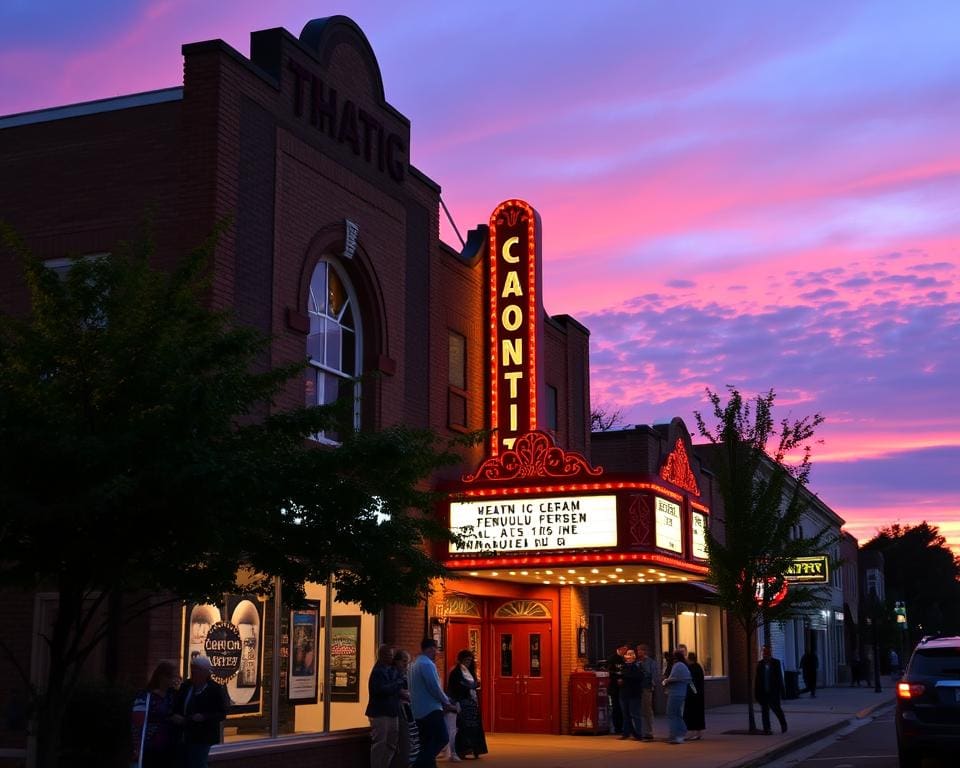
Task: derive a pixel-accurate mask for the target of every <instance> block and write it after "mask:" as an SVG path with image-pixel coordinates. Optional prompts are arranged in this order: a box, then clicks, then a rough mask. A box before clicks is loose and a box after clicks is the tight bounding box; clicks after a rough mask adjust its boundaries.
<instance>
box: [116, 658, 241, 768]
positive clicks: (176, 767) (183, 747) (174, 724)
mask: <svg viewBox="0 0 960 768" xmlns="http://www.w3.org/2000/svg"><path fill="white" fill-rule="evenodd" d="M211 669H212V665H211V663H210V659H209V658H207V657H206V656H194V657H193V659H191V661H190V676H189V677H188V678H187V679H186V680H184V681H182V682H181V680H180V675H179V673H178V672H177V667H176V666H175V665H174V664H173V663H172V662H169V661H162V662H160V664H158V665H157V668H156V669H155V670H154V671H153V675H151V677H150V680H149V682H148V683H147V687H146V689H144V690H143V691H141V692H140V693H139V694H137V697H136V699H135V700H134V704H133V716H132V720H133V722H132V725H131V734H130V735H131V741H132V742H133V754H132V755H131V762H132V763H133V765H136V766H138V767H141V768H206V766H207V758H208V755H209V753H210V747H211V746H213V745H214V744H216V743H218V742H219V741H220V723H221V722H222V721H223V720H224V718H226V716H227V706H228V704H229V701H228V697H227V691H226V689H225V688H224V687H223V686H222V685H220V684H219V683H217V682H216V681H214V680H213V679H212V678H211V675H210V673H211Z"/></svg>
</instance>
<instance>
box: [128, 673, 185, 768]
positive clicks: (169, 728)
mask: <svg viewBox="0 0 960 768" xmlns="http://www.w3.org/2000/svg"><path fill="white" fill-rule="evenodd" d="M179 682H180V675H179V674H178V673H177V668H176V667H175V666H174V665H173V663H171V662H169V661H161V662H160V663H159V664H158V665H157V667H156V669H154V670H153V674H152V675H150V680H149V681H148V682H147V687H146V688H144V689H143V690H142V691H140V692H138V693H137V695H136V697H135V698H134V700H133V712H132V723H131V737H132V741H133V753H132V755H131V758H130V759H131V762H132V763H134V764H136V765H137V767H138V768H173V766H174V765H175V764H176V762H175V761H176V758H177V746H178V744H179V740H180V739H179V737H180V728H179V727H177V726H176V725H175V724H174V723H173V722H172V721H171V716H172V715H173V702H174V699H175V698H176V695H177V685H178V684H179Z"/></svg>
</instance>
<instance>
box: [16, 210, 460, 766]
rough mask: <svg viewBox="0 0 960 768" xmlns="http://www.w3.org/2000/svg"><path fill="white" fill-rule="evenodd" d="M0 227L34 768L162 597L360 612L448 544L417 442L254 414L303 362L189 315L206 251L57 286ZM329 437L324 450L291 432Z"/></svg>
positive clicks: (424, 443) (392, 597)
mask: <svg viewBox="0 0 960 768" xmlns="http://www.w3.org/2000/svg"><path fill="white" fill-rule="evenodd" d="M0 235H2V236H3V242H4V243H5V244H6V246H7V247H8V249H10V250H11V251H13V252H14V253H16V254H19V256H20V257H21V260H22V263H23V276H24V280H25V282H26V286H27V287H28V289H29V294H30V298H31V310H30V313H29V315H28V316H25V317H20V318H13V317H9V316H0V509H2V510H3V514H2V517H0V587H3V588H16V589H26V590H41V589H42V590H44V591H50V592H53V593H55V594H56V609H55V614H56V615H55V619H54V621H53V628H52V631H51V632H50V633H49V635H48V636H46V637H45V638H44V639H45V641H46V644H47V649H46V650H47V651H48V652H49V658H50V663H49V673H48V674H47V677H46V680H45V681H43V683H42V685H41V686H39V687H38V689H37V690H34V691H32V719H31V729H32V736H33V737H34V739H33V740H34V743H35V744H36V745H37V761H36V764H37V765H38V766H40V768H52V766H55V765H57V761H58V753H59V750H60V747H61V738H60V737H61V730H60V728H61V723H62V718H63V713H64V711H65V708H66V706H67V705H68V702H69V699H70V696H71V693H72V692H73V691H74V690H75V689H76V686H77V682H78V678H79V675H80V672H81V670H82V668H83V666H84V663H85V662H86V661H87V659H88V658H89V657H90V655H91V653H92V652H93V651H94V649H95V648H96V647H97V646H98V644H99V643H101V642H102V641H103V640H104V638H105V637H106V636H107V634H108V632H110V631H111V630H112V628H115V627H116V626H117V623H118V622H123V621H127V620H130V619H132V618H134V617H136V616H137V615H140V614H142V613H143V612H145V611H149V610H151V609H154V608H156V607H157V606H158V605H160V604H161V603H163V602H164V601H168V602H169V601H180V600H190V601H198V602H199V601H207V600H215V599H216V598H217V597H219V596H222V594H223V593H224V592H236V591H238V590H241V589H242V590H244V591H248V592H249V591H257V592H261V593H265V592H269V591H270V590H271V589H272V587H273V584H274V583H275V579H277V578H279V579H281V580H282V583H283V585H284V595H285V596H286V597H287V598H288V599H290V600H292V601H294V602H295V601H296V600H297V599H298V598H299V597H302V596H303V589H304V582H305V581H320V582H322V581H325V580H326V579H328V578H332V579H334V580H335V582H336V585H337V588H338V595H339V598H340V599H342V600H344V601H353V602H357V603H359V604H360V605H361V606H362V608H363V609H364V610H366V611H372V612H375V611H378V610H380V609H381V608H383V607H384V606H385V605H388V604H394V603H401V604H415V603H416V602H417V601H418V600H420V599H422V598H424V597H425V595H426V593H427V592H428V590H429V582H430V579H431V578H433V577H435V576H438V575H441V573H442V569H441V568H440V566H439V565H438V564H437V563H436V562H434V561H433V560H432V559H431V558H430V557H429V556H428V553H427V551H426V547H425V546H424V543H425V540H427V539H438V538H449V534H447V533H446V532H445V531H443V530H442V529H441V528H440V527H439V526H438V525H437V524H436V523H435V522H433V516H432V507H433V503H434V497H433V495H432V494H431V493H429V492H428V490H427V485H426V483H425V479H426V478H428V477H429V476H430V475H431V474H432V473H433V472H434V471H435V470H436V469H437V468H439V467H440V466H442V465H446V464H449V463H450V462H451V461H452V460H453V459H454V458H455V457H454V456H453V455H452V454H451V453H450V451H449V450H448V446H446V445H441V444H440V443H439V442H438V441H437V439H436V438H435V436H434V435H433V434H432V433H428V432H423V431H414V430H410V429H405V428H403V427H391V428H388V429H385V430H383V431H380V432H354V431H353V430H352V428H350V427H349V426H347V427H346V428H345V427H344V411H348V412H349V414H352V410H353V403H346V404H345V406H332V407H324V408H309V409H308V408H301V409H296V410H292V411H286V412H277V411H276V409H274V408H273V407H271V406H272V405H273V402H274V400H275V398H276V397H277V396H278V394H279V393H280V392H281V391H282V390H283V387H284V386H285V385H286V384H287V382H288V380H290V378H291V377H292V376H294V375H297V374H298V373H300V371H301V369H302V366H301V365H293V366H288V367H283V368H276V369H272V370H262V366H261V369H260V370H259V371H258V368H257V364H258V363H260V362H261V361H262V360H263V359H264V357H263V353H264V350H265V348H266V343H267V341H266V340H265V339H264V338H262V337H261V336H260V335H259V334H258V333H256V332H255V331H253V330H251V329H249V328H244V327H238V326H236V325H234V324H233V323H232V322H231V320H230V318H229V317H228V315H227V314H226V313H223V312H215V311H211V310H210V309H209V308H208V306H207V303H206V301H205V297H206V296H208V295H209V284H208V283H209V281H208V279H207V278H206V277H205V276H206V275H207V274H208V272H209V270H208V268H207V267H208V264H209V263H210V254H211V253H212V248H213V242H212V241H211V242H210V243H208V244H207V245H206V246H205V247H203V248H200V249H198V250H197V251H196V252H194V253H192V254H190V255H189V256H188V257H186V258H184V260H183V262H182V264H181V265H180V266H179V267H178V268H177V269H176V270H174V271H172V272H167V273H165V272H160V271H156V270H154V269H152V268H151V267H150V266H149V263H148V262H149V256H150V253H151V244H150V242H149V239H148V238H144V240H143V242H137V243H133V244H125V245H122V246H121V247H119V248H118V249H117V250H116V252H114V253H113V254H111V255H108V256H104V257H102V258H98V259H96V260H86V261H84V260H78V261H77V262H76V263H75V264H74V265H73V267H72V269H71V270H70V272H69V273H68V274H67V275H66V276H65V277H62V276H58V275H57V274H55V273H54V272H52V271H51V270H49V269H47V268H45V267H44V265H43V264H42V263H41V262H40V261H38V260H37V259H36V258H34V257H33V256H31V255H30V254H29V253H28V252H27V251H26V249H25V248H24V247H23V246H22V245H21V244H20V243H19V241H18V240H17V238H16V237H15V236H14V235H13V233H12V232H11V231H10V230H9V229H3V230H2V231H0ZM349 414H348V417H349ZM349 421H350V419H349V418H348V419H347V422H349ZM331 429H338V430H339V434H341V435H343V436H344V437H343V442H342V445H341V446H340V447H338V448H336V449H327V448H324V447H321V446H319V445H318V444H317V443H316V442H315V441H311V440H310V439H309V436H310V435H313V434H316V433H318V432H320V431H322V430H331ZM238 579H240V580H241V581H242V584H241V583H238ZM0 650H5V651H6V656H7V657H8V660H9V661H11V662H12V663H17V662H18V660H17V659H16V658H15V656H14V654H13V653H12V651H10V649H8V648H0ZM19 669H20V672H21V675H22V677H23V681H24V685H25V687H26V688H28V689H29V676H28V673H27V671H26V670H25V669H23V668H22V664H21V665H20V666H19Z"/></svg>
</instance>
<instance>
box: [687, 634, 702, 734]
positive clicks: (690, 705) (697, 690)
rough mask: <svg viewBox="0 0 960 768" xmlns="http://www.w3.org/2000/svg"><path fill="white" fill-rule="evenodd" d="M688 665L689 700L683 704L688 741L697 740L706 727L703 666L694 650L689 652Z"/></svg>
mask: <svg viewBox="0 0 960 768" xmlns="http://www.w3.org/2000/svg"><path fill="white" fill-rule="evenodd" d="M687 667H688V668H689V670H690V677H691V681H690V687H689V688H688V689H687V700H686V702H685V703H684V705H683V722H684V723H685V724H686V726H687V730H688V731H692V733H691V734H690V735H688V736H687V741H696V740H697V739H699V738H700V736H701V731H703V730H704V729H705V728H706V727H707V724H706V720H705V715H704V696H703V667H701V666H700V664H699V663H698V662H697V654H696V653H694V652H693V651H690V653H688V654H687Z"/></svg>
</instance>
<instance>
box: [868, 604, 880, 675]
mask: <svg viewBox="0 0 960 768" xmlns="http://www.w3.org/2000/svg"><path fill="white" fill-rule="evenodd" d="M881 607H882V606H881V604H880V598H879V597H877V592H876V590H874V589H871V590H870V612H871V613H872V614H873V622H872V624H873V690H874V692H875V693H880V626H879V625H880V610H881Z"/></svg>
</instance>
